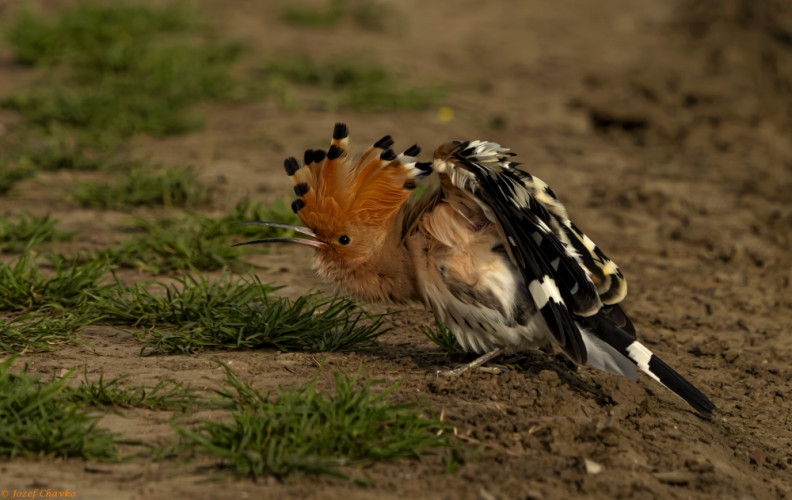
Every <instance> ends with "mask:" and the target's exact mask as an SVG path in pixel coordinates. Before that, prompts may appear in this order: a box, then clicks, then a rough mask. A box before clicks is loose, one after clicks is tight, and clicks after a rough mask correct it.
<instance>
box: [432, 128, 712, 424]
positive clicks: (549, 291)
mask: <svg viewBox="0 0 792 500" xmlns="http://www.w3.org/2000/svg"><path fill="white" fill-rule="evenodd" d="M512 156H514V154H513V153H510V152H509V150H508V149H507V148H504V147H501V146H500V145H499V144H496V143H493V142H485V141H470V142H462V141H454V142H450V143H447V144H445V145H443V146H441V147H440V148H439V149H438V150H437V151H436V152H435V165H434V166H435V169H436V170H437V171H438V172H439V173H440V174H441V175H445V176H447V177H448V179H449V180H450V182H451V183H452V184H453V185H454V186H455V187H456V188H458V189H460V190H462V191H463V192H465V193H467V194H468V195H469V196H470V197H471V198H472V199H473V200H475V201H476V203H477V204H478V205H479V206H480V207H481V208H482V210H483V211H484V213H485V214H486V215H487V217H488V218H489V219H490V220H491V221H492V222H493V223H495V224H497V226H498V227H499V229H500V231H501V232H502V235H503V237H504V238H505V240H506V241H507V242H508V246H509V248H508V250H509V254H510V256H511V258H512V260H513V261H514V262H515V264H516V265H517V266H518V268H519V269H520V272H521V273H522V276H523V279H524V281H525V283H526V284H527V285H528V291H529V293H530V295H531V298H532V300H533V302H534V304H535V306H536V308H537V310H538V311H539V312H540V313H541V315H542V317H543V318H544V320H545V322H546V324H547V327H548V329H549V330H550V332H551V333H552V334H553V339H554V340H555V342H556V343H557V344H558V345H559V346H560V347H561V348H562V349H563V351H564V353H565V354H566V355H568V356H569V357H570V358H571V359H572V360H574V361H576V362H578V363H586V362H588V363H589V364H590V365H592V366H594V367H595V368H598V369H601V370H604V371H608V372H610V373H615V374H618V375H623V376H625V377H627V378H629V379H631V380H637V379H638V375H637V373H636V371H635V368H634V366H637V367H638V368H639V369H640V370H641V371H643V372H644V373H646V374H647V375H648V376H649V377H651V378H653V379H654V380H656V381H658V382H660V383H661V384H663V385H664V386H666V387H667V388H669V389H671V390H672V391H673V392H675V393H676V394H677V395H679V396H680V397H682V398H683V399H684V400H685V401H687V402H688V403H689V404H690V405H691V406H692V407H693V408H694V409H695V410H696V411H698V412H699V413H700V414H702V415H703V416H707V417H709V416H711V415H712V412H713V411H714V410H716V407H715V405H714V404H713V403H712V402H711V401H710V400H709V399H708V398H707V397H706V396H705V395H704V394H703V393H701V391H699V390H698V389H696V387H694V386H693V385H692V384H691V383H690V382H688V381H687V380H685V379H684V378H683V377H682V376H681V375H680V374H679V373H677V372H676V371H674V370H673V369H672V368H671V367H670V366H668V365H667V364H666V363H665V362H663V361H662V360H661V359H660V358H658V357H657V356H655V355H654V354H653V353H652V352H651V351H650V350H649V349H647V348H646V347H645V346H644V345H643V344H641V343H640V342H638V341H637V340H635V329H634V327H633V325H632V323H631V322H630V320H629V318H628V317H627V315H626V314H625V313H624V311H623V310H622V309H621V308H620V307H619V305H618V303H619V302H621V301H622V299H624V297H625V296H626V295H627V283H626V280H625V279H624V276H623V275H622V273H621V271H620V270H619V268H618V267H617V266H616V264H615V263H614V262H613V261H612V260H610V259H608V257H607V256H606V255H605V254H604V253H603V252H602V250H600V248H599V247H597V245H596V244H595V243H594V242H593V241H592V240H591V239H590V238H589V237H588V236H586V235H585V234H584V233H583V232H582V231H581V230H580V229H578V228H577V227H576V226H575V225H574V224H573V223H572V222H571V221H570V220H569V217H568V216H567V211H566V209H565V208H564V206H563V205H562V204H561V202H559V201H558V200H557V199H556V197H555V194H554V193H553V191H552V190H551V189H550V187H548V186H547V184H545V183H544V182H543V181H541V180H540V179H538V178H536V177H534V176H532V175H531V174H529V173H527V172H525V171H523V170H520V169H518V168H517V166H518V165H519V164H518V163H515V162H513V161H511V157H512Z"/></svg>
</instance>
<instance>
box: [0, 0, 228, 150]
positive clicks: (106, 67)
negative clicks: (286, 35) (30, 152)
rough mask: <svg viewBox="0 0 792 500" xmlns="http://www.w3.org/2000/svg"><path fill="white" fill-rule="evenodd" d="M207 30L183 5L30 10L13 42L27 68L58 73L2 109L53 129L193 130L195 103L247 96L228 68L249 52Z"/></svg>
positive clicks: (12, 31) (13, 31)
mask: <svg viewBox="0 0 792 500" xmlns="http://www.w3.org/2000/svg"><path fill="white" fill-rule="evenodd" d="M205 32H206V29H205V26H204V25H203V24H202V23H201V22H200V21H198V20H197V16H196V15H195V13H194V12H192V11H191V10H190V9H187V8H185V4H182V3H171V4H165V5H163V6H159V7H157V6H151V5H144V4H123V3H122V4H116V3H114V4H104V3H90V2H83V3H79V4H77V5H76V6H73V7H70V8H66V9H64V10H62V11H61V12H60V15H59V16H58V18H56V19H55V20H53V21H47V20H45V19H43V18H41V17H38V16H36V15H34V14H33V13H31V12H30V11H23V12H22V13H21V15H20V16H19V18H18V20H17V21H16V23H15V24H13V25H11V26H10V27H9V28H8V29H7V31H6V36H5V38H6V42H7V44H8V45H9V46H10V48H11V50H12V51H13V53H14V54H15V56H16V57H17V59H18V60H19V61H20V62H23V63H26V64H36V65H44V66H49V67H51V68H52V69H51V71H50V72H49V73H48V75H47V77H46V81H44V82H42V83H41V84H39V85H32V86H30V87H28V88H26V89H23V90H20V91H17V92H14V93H12V94H11V95H9V96H7V97H5V98H4V99H2V100H1V101H0V105H2V106H4V107H6V108H8V109H14V110H17V111H19V112H20V113H22V114H23V115H24V116H25V117H26V118H27V119H28V120H29V121H30V122H32V123H35V124H38V125H43V126H45V127H47V126H50V125H51V124H52V123H57V124H60V125H65V126H67V127H71V128H76V129H82V130H83V131H88V132H90V133H93V134H96V135H100V134H101V135H105V136H108V135H112V136H115V137H117V138H126V137H129V136H131V135H133V134H137V133H149V134H155V135H165V134H179V133H184V132H187V131H190V130H194V129H196V128H199V127H200V126H202V124H203V117H202V116H201V114H200V113H198V112H197V111H196V110H195V109H194V105H195V104H197V103H198V102H201V101H205V100H216V99H226V98H232V97H238V94H239V92H240V86H239V85H238V84H237V83H236V82H235V81H234V80H233V79H232V78H231V76H230V73H229V70H230V67H231V65H232V64H233V63H234V62H235V61H236V60H237V59H238V57H239V55H240V54H241V51H242V47H241V46H240V45H239V44H236V43H225V42H222V43H221V42H216V41H213V40H211V39H209V38H208V37H207V36H205Z"/></svg>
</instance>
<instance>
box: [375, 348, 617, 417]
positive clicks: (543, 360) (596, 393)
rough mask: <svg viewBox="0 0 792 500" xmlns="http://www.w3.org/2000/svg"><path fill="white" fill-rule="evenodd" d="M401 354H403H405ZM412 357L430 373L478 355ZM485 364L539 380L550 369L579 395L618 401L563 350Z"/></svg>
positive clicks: (603, 401) (605, 402) (479, 373)
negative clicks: (580, 369)
mask: <svg viewBox="0 0 792 500" xmlns="http://www.w3.org/2000/svg"><path fill="white" fill-rule="evenodd" d="M372 354H374V355H379V356H383V354H384V357H390V355H389V354H388V353H383V352H382V351H380V352H379V353H372ZM401 355H402V356H403V355H404V353H402V354H401ZM409 357H410V358H411V359H412V360H413V361H414V362H415V364H416V365H418V366H419V367H420V368H422V369H425V370H426V372H427V373H437V372H438V370H445V369H448V368H449V366H448V365H452V366H451V367H453V365H454V364H460V363H468V362H470V361H473V360H474V359H476V357H478V355H476V354H471V353H459V352H456V353H443V352H421V353H410V354H409ZM484 366H485V367H487V368H493V367H495V368H496V369H501V370H502V373H503V372H506V371H512V372H516V373H522V374H524V375H525V377H526V379H527V380H530V379H535V378H537V377H539V374H540V373H541V372H543V371H546V370H549V371H551V372H554V373H555V374H556V375H558V379H559V380H560V382H561V384H564V385H566V386H567V387H569V388H570V389H571V390H573V391H575V392H577V393H579V394H582V395H584V396H586V397H589V398H592V399H594V400H595V401H596V403H597V404H598V405H600V406H610V405H614V404H616V403H615V401H614V400H613V398H612V397H611V394H610V393H609V392H607V391H606V390H604V389H603V388H602V386H601V385H600V384H597V383H596V382H594V381H591V380H586V379H585V378H583V377H581V375H580V372H579V371H578V365H576V364H575V363H574V362H573V361H571V360H569V359H567V358H566V357H565V356H564V355H563V354H560V353H550V352H544V351H540V350H533V351H525V352H520V353H516V354H507V355H504V356H502V357H501V358H498V359H495V360H494V361H492V362H490V363H487V364H485V365H484ZM438 376H444V375H438ZM458 376H462V377H469V376H487V377H490V378H491V377H492V370H487V371H486V372H485V371H483V370H481V369H472V370H471V371H470V372H468V373H465V374H462V375H458ZM449 380H453V377H449Z"/></svg>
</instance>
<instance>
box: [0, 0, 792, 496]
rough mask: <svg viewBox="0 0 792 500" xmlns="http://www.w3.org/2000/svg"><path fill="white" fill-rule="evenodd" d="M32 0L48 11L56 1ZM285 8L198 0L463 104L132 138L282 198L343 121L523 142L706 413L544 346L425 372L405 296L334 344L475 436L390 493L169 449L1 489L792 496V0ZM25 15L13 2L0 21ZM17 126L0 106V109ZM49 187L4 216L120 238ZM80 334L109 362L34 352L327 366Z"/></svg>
mask: <svg viewBox="0 0 792 500" xmlns="http://www.w3.org/2000/svg"><path fill="white" fill-rule="evenodd" d="M33 3H34V5H35V6H36V8H37V9H38V10H40V11H41V12H53V11H54V10H55V9H57V8H59V7H61V6H63V5H66V2H56V1H43V0H42V1H36V2H33ZM349 3H350V5H354V3H355V2H354V0H350V2H349ZM283 5H286V3H285V2H284V3H278V2H259V1H255V0H236V1H233V2H226V1H219V0H218V1H213V0H203V1H201V2H200V6H201V8H202V10H204V11H205V12H208V13H209V14H210V17H211V18H212V20H213V22H215V23H216V24H217V26H218V29H219V32H220V33H221V34H222V36H226V37H230V38H233V39H236V40H240V41H242V42H243V43H245V44H247V45H248V46H249V47H251V52H252V54H253V55H252V57H253V58H255V57H259V56H260V57H262V58H263V57H265V56H271V55H277V54H281V53H290V54H293V53H298V54H306V55H309V56H311V57H312V58H315V59H316V60H319V61H321V60H330V59H333V58H338V57H347V58H354V59H359V60H366V61H374V62H377V63H379V64H383V65H385V66H387V67H388V68H389V69H392V70H393V71H395V72H397V73H399V74H402V75H404V77H405V78H407V79H408V80H410V81H416V82H430V83H437V84H442V85H447V86H448V88H449V93H448V97H447V98H446V99H445V101H444V102H443V103H442V106H443V107H447V108H450V110H452V111H453V117H452V118H451V116H450V115H449V113H448V110H445V111H443V112H442V113H441V112H440V109H439V108H440V106H441V105H440V104H439V105H437V106H434V107H432V109H429V110H426V111H389V112H381V113H357V112H351V111H338V112H332V113H330V112H326V111H322V110H314V109H311V108H310V107H305V108H302V109H299V110H294V109H288V108H284V107H283V106H279V105H278V104H277V103H276V102H273V101H272V100H263V101H260V102H253V103H247V104H244V105H233V104H213V105H211V106H209V107H208V108H207V116H208V122H207V126H206V128H205V129H204V130H202V131H200V132H196V133H193V134H190V135H186V136H183V137H176V138H167V139H153V138H146V137H139V138H136V139H135V146H134V147H135V148H138V149H139V150H140V151H144V152H145V153H146V154H147V155H148V156H150V157H152V158H156V159H158V160H160V161H162V162H163V163H167V162H168V161H171V160H175V159H184V158H186V159H188V161H189V162H191V163H192V164H193V165H194V166H195V168H196V172H197V175H198V176H199V178H201V179H202V180H204V181H206V182H210V183H217V186H218V189H220V191H221V193H222V194H223V199H224V200H226V202H227V203H228V204H232V203H233V202H234V200H236V199H238V198H240V197H242V196H244V195H247V196H251V197H253V198H256V199H260V200H265V201H274V200H278V199H283V197H284V196H285V195H286V193H288V192H290V191H291V181H290V180H289V179H288V178H287V177H286V176H285V175H284V174H283V170H282V160H283V158H284V157H286V156H291V155H295V156H300V155H301V152H302V151H303V150H304V149H306V148H318V147H326V146H327V144H328V143H329V139H330V133H331V131H332V127H333V123H335V122H337V121H342V122H345V123H347V124H348V125H349V127H350V130H351V141H352V142H353V146H356V147H357V148H358V150H362V149H363V148H364V147H366V146H367V145H368V144H370V143H371V142H372V141H375V140H377V139H379V138H380V137H381V136H383V135H385V134H391V135H392V136H393V137H394V138H395V139H396V147H397V148H399V147H401V148H406V147H408V146H410V145H411V144H413V143H418V144H420V145H421V146H422V147H423V148H424V153H423V155H422V158H423V159H428V158H429V155H430V154H431V151H432V149H433V148H434V147H436V146H437V145H439V144H441V143H443V142H446V141H448V140H452V139H476V138H481V139H488V140H492V141H496V142H499V143H501V144H503V145H505V146H508V147H510V148H512V150H513V151H515V152H516V153H517V154H518V158H517V160H518V161H520V162H522V163H523V167H524V168H525V169H526V170H527V171H529V172H531V173H532V174H535V175H537V176H539V177H541V178H542V179H543V180H545V181H547V182H548V183H549V184H550V185H551V186H552V187H553V189H554V191H555V192H556V194H557V195H558V196H559V198H560V199H561V200H562V201H563V202H564V203H565V204H566V206H567V208H568V209H569V212H570V216H571V218H572V219H573V220H574V221H575V222H576V223H577V224H578V226H580V227H581V228H582V229H583V230H584V231H586V232H587V234H589V235H590V236H591V237H592V239H593V240H594V241H596V242H597V243H598V244H599V245H600V246H601V247H602V248H603V249H604V250H605V251H606V253H607V254H608V256H609V257H611V258H612V259H614V260H615V261H616V262H617V263H618V264H619V266H620V267H621V268H622V270H623V272H624V273H625V275H626V277H627V280H628V283H629V286H630V294H629V296H628V298H627V300H626V301H625V305H626V310H627V312H628V313H629V314H630V315H631V317H632V318H633V321H634V322H635V325H636V327H637V329H638V335H639V338H640V339H641V340H642V342H643V343H645V344H646V345H647V346H648V347H650V348H651V349H652V350H653V351H654V352H655V353H657V354H659V355H660V356H662V357H663V358H664V359H665V360H666V361H667V362H668V363H669V364H671V365H672V366H674V367H675V368H676V369H677V370H678V371H679V372H680V373H682V374H684V375H685V376H686V377H688V378H689V379H690V380H691V381H692V382H694V383H695V384H696V385H697V386H698V387H699V388H701V389H702V390H703V391H704V392H705V393H706V394H708V395H709V396H710V397H711V398H712V399H713V401H714V402H715V403H716V404H717V405H718V407H719V408H720V412H719V413H718V415H717V416H716V418H715V419H714V420H712V421H705V420H702V419H700V418H698V417H697V416H696V415H695V414H693V413H692V412H691V411H690V410H689V409H688V407H687V406H686V405H685V404H684V402H682V401H681V400H679V399H677V398H676V397H675V396H674V395H673V394H672V393H670V392H669V391H667V390H665V389H664V388H662V387H660V386H658V385H657V384H655V383H654V382H653V381H652V380H649V379H648V378H646V377H642V378H641V380H640V382H639V383H638V384H634V383H631V382H629V381H627V380H623V379H620V378H617V377H614V376H610V375H608V374H605V373H601V372H597V371H595V370H592V369H589V368H586V367H582V368H579V369H577V370H575V369H574V368H571V367H570V366H569V364H568V363H566V362H565V361H564V360H563V359H562V358H560V357H558V356H553V355H549V354H545V353H539V352H537V353H529V354H527V355H526V356H525V357H523V358H517V359H512V360H508V361H509V362H510V363H511V364H513V367H512V368H511V369H509V370H508V371H507V372H506V373H503V374H500V375H493V374H489V373H484V372H477V373H473V374H470V375H469V376H465V377H462V378H459V379H443V378H437V377H435V376H434V375H431V374H430V372H431V371H432V370H433V369H435V368H438V367H442V366H445V365H447V364H448V363H449V359H448V357H447V356H444V355H443V354H442V353H440V352H439V350H438V349H437V348H436V347H435V346H433V345H432V344H430V343H429V342H428V341H427V340H426V339H425V337H424V336H423V335H422V334H421V333H420V331H419V327H420V326H422V325H429V324H431V323H432V319H431V316H430V315H428V314H426V313H424V312H421V311H418V312H402V313H400V314H396V315H394V316H391V317H390V319H389V320H388V321H389V323H390V324H391V326H393V327H394V328H393V330H392V331H390V332H388V333H387V334H385V335H384V336H382V337H381V338H380V343H381V345H382V350H381V351H379V352H375V353H370V354H352V355H341V354H328V355H326V356H325V357H326V360H327V363H328V364H329V365H330V366H333V367H336V368H341V369H343V370H344V371H354V370H355V369H356V368H357V367H358V365H362V368H363V370H364V373H367V374H369V375H370V376H371V377H373V378H377V379H384V380H386V381H395V380H398V379H402V380H403V384H402V385H401V386H400V388H399V389H398V391H397V392H396V393H395V397H396V398H397V400H401V401H405V402H423V403H425V404H428V405H429V406H430V407H432V408H434V409H435V410H437V411H441V410H442V412H443V415H444V418H445V420H446V421H447V422H449V423H451V424H453V425H454V426H456V430H457V433H458V436H459V438H460V439H461V440H462V441H463V442H465V443H468V444H470V445H471V446H472V447H473V448H477V449H478V450H480V451H479V453H478V454H475V455H474V456H473V457H471V458H470V459H469V460H468V462H467V463H466V464H465V465H463V466H462V467H461V469H460V470H459V471H458V472H457V473H456V474H452V475H446V474H444V473H443V467H442V465H441V464H439V460H435V459H432V458H429V459H427V460H425V461H424V462H421V463H416V462H397V463H383V464H378V465H376V466H374V467H373V468H371V469H370V470H367V471H366V473H367V474H368V475H369V476H370V477H371V478H372V479H373V480H374V486H371V487H367V488H362V487H359V486H356V485H354V484H351V483H345V482H341V481H336V480H333V479H327V478H314V477H305V478H298V479H295V480H291V481H287V482H286V483H278V482H275V481H272V480H269V481H268V480H266V479H264V480H260V481H258V482H253V481H248V480H241V481H235V482H230V483H217V482H206V481H205V479H206V477H207V476H206V475H205V474H202V473H201V471H200V470H199V469H196V467H195V466H194V465H187V466H181V467H178V466H177V464H173V463H168V462H165V463H137V462H133V463H130V464H123V465H119V466H109V465H96V466H94V465H86V464H84V463H82V462H80V461H75V460H71V461H53V460H45V461H41V462H36V461H28V460H14V461H8V462H2V463H0V477H2V480H1V481H0V482H2V483H3V486H5V485H6V483H8V484H11V483H13V484H14V485H18V486H16V487H17V488H21V487H31V488H32V487H36V485H44V484H46V485H47V487H52V488H55V487H63V488H65V487H70V488H71V489H72V490H74V491H77V493H78V498H108V497H111V498H188V497H189V498H224V497H231V496H232V495H233V496H234V497H236V498H254V497H259V498H262V497H263V498H324V499H327V500H332V499H337V498H345V499H349V498H405V497H412V498H448V499H453V498H476V499H480V500H489V499H492V498H503V499H506V498H520V499H539V498H548V499H549V498H570V497H585V498H719V499H720V498H765V499H769V498H788V497H789V496H790V495H791V494H792V366H790V362H789V360H790V359H792V336H791V335H790V324H792V287H791V285H790V280H791V279H792V253H790V250H789V249H790V244H791V243H792V203H790V201H792V194H790V193H791V192H792V140H790V138H792V4H790V3H789V2H784V1H781V0H778V1H773V0H761V1H749V0H721V1H716V0H704V1H693V0H683V1H674V2H651V1H642V2H633V1H627V0H602V1H599V2H589V1H585V0H572V1H569V2H553V1H549V0H548V1H539V0H530V1H523V2H514V1H509V0H490V1H487V2H481V1H470V0H462V1H459V2H454V3H453V4H449V3H443V2H425V1H417V0H405V1H400V2H396V1H386V0H377V1H376V4H375V10H374V12H375V13H376V15H375V17H376V18H377V23H378V24H377V25H376V26H375V27H374V29H364V28H361V27H360V26H359V25H357V24H354V23H352V22H349V21H342V22H341V23H340V24H339V25H337V26H335V27H333V28H327V29H311V30H308V29H295V28H294V27H293V26H289V25H286V24H284V23H283V22H281V21H280V20H279V19H278V17H277V15H275V14H273V13H274V12H277V11H278V9H279V8H281V7H282V6H283ZM317 5H320V4H318V3H317ZM16 7H17V3H16V2H13V1H9V0H4V1H0V14H2V15H5V14H8V15H10V14H11V13H13V11H14V9H15V8H16ZM0 55H1V56H2V59H0V94H5V93H7V92H9V91H11V90H13V89H17V88H20V87H23V86H25V85H26V84H27V83H28V82H29V81H30V78H31V76H30V74H29V72H28V71H26V70H23V69H21V68H20V67H18V66H17V65H15V63H14V61H13V59H12V58H11V57H10V55H9V54H8V53H0ZM449 118H451V119H450V120H449ZM15 119H16V118H15V115H14V114H13V113H10V112H8V111H3V112H2V113H0V124H3V123H5V124H10V123H13V121H14V120H15ZM64 175H65V174H64ZM59 179H60V178H59V177H58V175H57V174H52V175H51V176H50V177H44V178H43V179H42V180H40V181H39V182H38V183H31V184H30V185H29V186H27V187H25V188H24V189H21V190H20V195H19V196H17V197H16V198H14V199H7V198H3V199H1V200H0V209H2V211H3V212H4V213H15V212H17V211H20V210H23V209H24V210H29V211H31V212H33V213H35V214H44V213H46V212H50V211H52V212H54V213H55V214H56V215H57V217H59V218H60V219H61V220H62V221H63V223H64V225H65V226H66V227H67V228H68V227H86V226H88V227H92V228H93V229H94V230H93V231H92V232H91V233H90V234H89V236H90V242H91V244H92V245H96V246H101V245H102V244H104V243H105V242H107V241H112V240H113V239H114V238H117V237H118V235H117V234H116V233H114V231H117V230H116V229H114V228H115V226H114V224H115V222H116V221H117V220H118V218H120V217H122V216H124V214H123V213H119V214H112V213H110V214H108V213H102V212H98V211H92V210H90V209H84V208H80V209H77V208H74V207H73V206H70V205H68V204H66V203H64V202H62V201H57V200H56V201H51V202H50V201H47V200H45V199H42V196H43V194H42V193H46V192H48V191H49V190H50V189H57V186H58V184H59V182H60V180H59ZM218 179H222V182H223V183H220V182H218ZM42 183H43V184H42ZM47 183H49V184H47ZM254 261H255V263H256V264H258V265H260V266H261V269H260V270H259V275H260V277H261V278H262V280H263V281H272V282H274V283H277V284H283V285H287V288H286V289H285V292H286V293H287V294H292V295H297V294H300V293H303V292H305V291H306V290H308V289H311V288H320V289H326V290H329V289H330V287H329V286H328V285H327V284H324V283H322V282H320V281H318V280H317V279H316V278H315V277H314V276H313V273H312V271H311V251H310V250H309V249H304V248H291V247H289V248H276V249H273V252H272V254H271V255H261V256H256V257H255V258H254ZM375 310H383V311H384V310H386V309H385V308H382V307H381V308H380V309H376V308H375ZM85 338H86V340H88V341H89V342H91V343H92V344H93V345H94V346H95V347H96V349H97V352H96V353H92V352H90V351H88V350H86V349H82V348H79V347H68V346H67V347H63V348H61V349H60V350H58V351H55V352H53V353H38V354H29V355H26V356H24V357H25V358H27V359H28V360H32V361H35V365H34V366H35V367H36V369H37V370H39V371H41V372H52V371H57V370H60V369H63V368H67V369H70V368H72V367H74V366H81V365H82V364H87V365H88V367H89V370H90V371H91V372H96V371H99V370H103V371H104V374H105V377H107V378H109V377H111V376H117V375H121V374H130V375H131V379H130V381H134V382H150V381H152V380H157V379H159V378H162V377H166V376H167V377H173V378H177V379H178V380H182V381H185V382H191V383H195V384H198V385H200V384H206V383H207V382H206V378H207V377H208V379H209V380H219V379H220V378H221V373H220V371H218V369H217V367H216V365H214V364H212V363H211V362H210V361H209V360H210V358H211V357H213V356H220V357H221V358H222V359H223V360H225V361H227V362H232V363H233V365H232V366H233V367H234V369H235V370H237V373H238V374H240V375H242V376H245V377H249V378H251V380H253V381H254V382H255V383H256V384H258V385H260V386H263V387H275V386H276V385H277V384H283V385H290V384H296V383H300V382H304V381H306V380H308V379H309V378H311V377H313V376H315V375H316V360H317V358H318V357H320V356H319V355H312V354H308V353H306V354H300V353H297V354H280V353H276V352H275V351H266V350H264V351H261V350H260V351H250V352H234V353H225V352H224V353H220V354H218V353H202V354H199V355H195V356H189V357H188V356H155V357H148V358H141V357H139V356H138V353H139V344H138V341H137V340H135V339H134V338H133V337H131V336H129V335H127V334H124V333H121V332H117V331H114V330H112V329H109V328H104V327H92V328H89V329H88V331H87V332H86V333H85ZM323 376H329V375H328V374H324V375H323ZM102 425H106V426H109V427H110V428H112V429H114V430H116V431H118V432H122V433H126V434H127V435H135V434H150V435H151V436H154V438H156V436H164V435H166V434H167V432H168V431H169V429H168V427H167V418H164V417H162V416H161V415H159V414H156V413H155V412H148V411H144V410H135V411H132V412H129V413H128V414H127V415H126V417H123V418H122V417H117V418H115V417H113V418H111V417H106V418H105V420H104V421H103V424H102ZM39 487H40V486H39Z"/></svg>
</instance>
